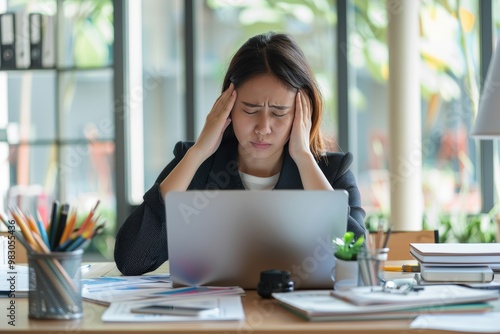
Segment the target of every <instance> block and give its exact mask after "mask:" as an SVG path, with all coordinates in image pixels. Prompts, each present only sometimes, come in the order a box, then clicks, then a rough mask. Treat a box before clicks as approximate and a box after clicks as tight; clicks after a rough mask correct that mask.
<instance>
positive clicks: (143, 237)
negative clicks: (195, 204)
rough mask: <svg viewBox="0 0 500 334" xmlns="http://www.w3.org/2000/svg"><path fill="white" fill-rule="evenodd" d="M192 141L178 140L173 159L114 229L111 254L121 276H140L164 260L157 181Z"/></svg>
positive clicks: (162, 214)
mask: <svg viewBox="0 0 500 334" xmlns="http://www.w3.org/2000/svg"><path fill="white" fill-rule="evenodd" d="M191 146H192V143H187V142H178V143H177V144H176V145H175V148H174V159H173V160H172V161H171V162H170V163H169V164H168V165H167V166H166V167H165V168H164V169H163V171H162V172H161V173H160V176H158V178H157V179H156V182H155V183H154V185H153V186H152V187H151V189H149V190H148V191H147V192H146V193H145V194H144V196H143V200H144V201H143V202H142V204H141V205H139V206H138V207H137V208H136V209H135V210H134V211H133V212H132V214H131V215H130V216H129V217H128V218H127V219H126V220H125V222H124V223H123V225H122V226H121V227H120V229H119V230H118V233H117V235H116V241H115V250H114V257H115V262H116V266H117V268H118V270H120V272H121V273H122V274H124V275H141V274H144V273H146V272H150V271H153V270H155V269H157V268H158V267H159V266H160V265H161V264H163V263H164V262H165V261H166V260H168V248H167V232H166V214H165V204H164V200H163V198H162V196H161V193H160V183H161V182H162V181H163V180H164V179H165V177H167V175H168V174H170V172H171V171H172V170H173V169H174V168H175V166H177V164H178V163H179V161H180V160H181V159H182V158H183V157H184V155H185V154H186V152H187V150H188V148H189V147H191Z"/></svg>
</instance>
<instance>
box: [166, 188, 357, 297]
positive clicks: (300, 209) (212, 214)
mask: <svg viewBox="0 0 500 334" xmlns="http://www.w3.org/2000/svg"><path fill="white" fill-rule="evenodd" d="M165 208H166V214H167V240H168V252H169V267H170V275H171V278H172V283H173V286H198V285H213V286H240V287H242V288H244V289H256V288H257V285H258V282H259V280H260V273H261V272H262V271H265V270H270V269H276V270H286V271H289V272H290V273H291V279H292V280H293V282H294V285H295V289H329V288H331V287H332V286H333V281H332V278H331V275H332V269H333V268H334V263H335V260H334V257H333V247H332V239H333V238H335V237H342V236H343V235H344V233H345V232H346V229H347V219H348V193H347V192H346V191H345V190H336V191H326V190H275V191H250V190H210V191H208V190H201V191H200V190H196V191H185V192H170V193H168V194H167V195H166V198H165Z"/></svg>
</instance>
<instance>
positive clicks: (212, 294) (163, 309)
mask: <svg viewBox="0 0 500 334" xmlns="http://www.w3.org/2000/svg"><path fill="white" fill-rule="evenodd" d="M244 293H245V291H244V290H243V289H242V288H240V287H237V286H230V287H219V286H190V287H181V288H172V282H171V279H170V275H169V274H159V275H143V276H116V277H113V276H104V277H98V278H88V279H82V297H83V299H84V300H86V301H90V302H94V303H97V304H101V305H105V306H108V308H107V310H106V311H105V312H104V314H103V315H102V320H103V321H105V322H165V321H167V322H168V321H199V320H242V319H244V318H245V312H244V310H243V306H242V303H241V295H243V294H244ZM181 311H182V312H181Z"/></svg>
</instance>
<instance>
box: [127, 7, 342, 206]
mask: <svg viewBox="0 0 500 334" xmlns="http://www.w3.org/2000/svg"><path fill="white" fill-rule="evenodd" d="M184 11H185V7H184V2H182V1H158V0H145V1H143V6H142V22H143V34H142V40H143V59H144V62H143V71H144V74H143V82H144V90H143V92H144V96H143V98H144V141H145V142H144V169H145V172H144V184H145V187H146V188H147V187H150V186H151V185H152V184H153V182H154V180H155V179H156V177H157V176H158V174H159V173H160V171H161V170H162V169H163V167H164V166H165V165H166V163H167V162H168V161H169V160H170V159H171V158H172V157H173V154H172V150H173V147H174V144H175V142H177V141H179V140H186V139H187V137H186V136H187V134H186V133H187V130H186V129H187V128H189V127H191V128H192V132H193V133H194V134H195V137H196V136H197V135H198V134H199V132H200V131H201V129H202V127H203V124H204V121H205V117H206V115H207V114H208V112H209V111H210V109H211V108H212V105H213V104H214V102H215V100H216V99H217V97H218V96H219V95H220V92H221V86H222V79H223V76H224V74H225V71H226V69H227V66H228V64H229V60H230V58H231V57H232V55H233V54H234V53H235V52H236V50H237V48H238V47H239V46H241V45H242V44H243V42H245V41H246V40H247V39H248V38H249V37H251V36H253V35H256V34H259V33H263V32H266V31H270V30H272V31H276V32H288V33H291V34H292V35H293V36H294V38H295V39H296V40H297V42H298V43H299V44H300V46H301V47H302V48H303V50H304V52H305V53H306V56H307V58H308V59H309V61H310V64H311V67H312V68H313V71H314V72H315V74H316V77H317V79H318V82H319V84H320V86H321V91H322V93H323V97H324V99H325V106H326V111H325V123H324V127H323V128H324V130H325V133H326V134H328V135H329V136H330V137H334V136H335V135H336V125H335V121H336V105H335V94H334V92H335V75H334V73H335V23H336V14H335V7H334V5H333V1H326V0H324V1H315V2H310V1H303V2H300V1H299V2H293V3H292V2H291V3H287V2H276V1H255V2H252V1H250V2H238V1H235V2H232V1H218V0H209V1H202V0H195V1H193V21H194V22H195V23H194V36H184V35H182V32H183V27H184V24H185V22H184V21H183V15H184V14H185V12H184ZM188 38H193V49H192V50H191V52H194V55H195V56H194V61H193V63H192V64H186V63H185V61H186V59H187V57H185V52H186V51H185V43H186V40H187V39H188ZM187 52H189V50H188V51H187ZM186 66H192V70H193V71H194V78H195V79H194V81H195V82H194V85H193V87H194V92H186V91H185V85H184V84H185V80H186V78H185V77H184V75H185V73H184V69H185V67H186ZM188 93H189V94H193V98H194V99H195V103H194V106H195V110H193V114H194V122H193V124H187V125H186V121H187V120H186V116H185V114H186V109H185V108H186V105H185V103H184V97H185V94H188ZM132 126H133V125H132ZM131 131H133V128H132V129H131ZM191 139H193V138H191ZM139 158H141V157H139ZM133 159H137V157H134V158H133ZM141 196H142V192H140V191H139V194H136V196H132V197H134V198H138V199H139V200H140V199H141Z"/></svg>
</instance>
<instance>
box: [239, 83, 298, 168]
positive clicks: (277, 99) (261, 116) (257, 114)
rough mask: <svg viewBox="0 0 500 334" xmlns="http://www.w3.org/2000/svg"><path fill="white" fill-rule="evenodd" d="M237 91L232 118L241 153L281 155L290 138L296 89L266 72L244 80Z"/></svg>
mask: <svg viewBox="0 0 500 334" xmlns="http://www.w3.org/2000/svg"><path fill="white" fill-rule="evenodd" d="M237 93H238V97H237V99H236V102H235V104H234V107H233V110H232V111H231V119H232V124H233V129H234V133H235V135H236V138H237V139H238V142H239V149H238V150H239V153H240V155H242V154H243V155H245V156H248V157H249V158H253V159H259V160H265V159H269V158H271V159H276V158H279V157H281V154H282V152H283V146H284V145H285V144H286V142H287V141H288V139H289V137H290V130H291V128H292V123H293V117H294V113H295V95H296V90H295V89H290V88H288V87H287V86H285V85H284V84H283V83H282V82H281V81H279V80H278V79H276V78H275V77H274V76H272V75H270V74H264V75H259V76H257V77H255V78H253V79H251V80H249V81H247V82H245V83H243V84H242V85H241V86H240V87H238V88H237Z"/></svg>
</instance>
